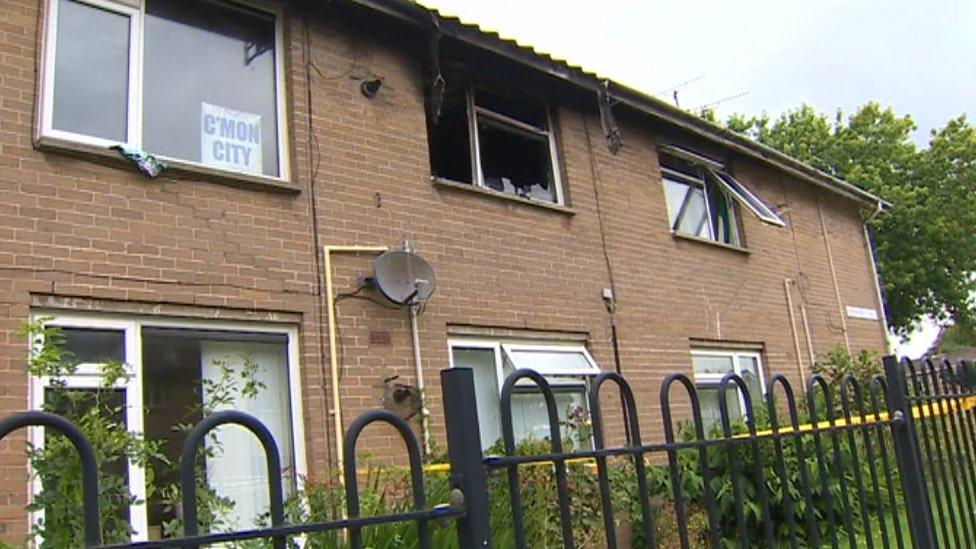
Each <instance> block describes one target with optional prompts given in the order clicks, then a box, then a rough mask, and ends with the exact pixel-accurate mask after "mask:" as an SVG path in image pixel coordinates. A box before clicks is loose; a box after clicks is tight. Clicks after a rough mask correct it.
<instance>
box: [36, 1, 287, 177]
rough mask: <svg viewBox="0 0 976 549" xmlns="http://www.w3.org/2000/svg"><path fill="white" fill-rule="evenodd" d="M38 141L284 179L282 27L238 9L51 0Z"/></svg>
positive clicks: (234, 4)
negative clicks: (116, 149)
mask: <svg viewBox="0 0 976 549" xmlns="http://www.w3.org/2000/svg"><path fill="white" fill-rule="evenodd" d="M47 14H48V17H49V20H48V33H47V37H46V44H45V47H46V50H45V61H44V87H43V102H42V108H41V117H40V137H41V139H42V140H44V139H49V140H52V142H62V143H64V144H66V145H69V146H70V145H74V146H78V145H81V146H84V147H87V148H96V149H97V148H108V147H111V146H125V147H126V148H132V149H145V151H146V152H148V153H151V154H153V155H155V156H158V157H160V158H162V159H164V160H166V161H169V162H170V163H173V164H178V163H183V164H194V165H202V166H206V167H208V168H212V169H218V170H226V171H231V172H242V173H247V174H254V175H263V176H268V177H274V178H281V179H285V178H287V173H286V169H285V156H286V155H284V154H283V152H282V151H283V150H284V146H283V139H284V135H285V129H284V116H282V113H283V112H284V111H283V99H284V98H283V97H282V96H281V89H282V81H283V68H282V66H281V65H282V63H281V59H282V52H281V49H282V48H281V47H280V42H281V30H280V27H281V21H280V19H281V18H280V17H279V16H278V15H276V14H275V13H273V12H269V11H266V10H264V9H257V8H254V7H252V5H251V3H250V2H246V1H235V0H141V1H138V0H49V2H48V10H47Z"/></svg>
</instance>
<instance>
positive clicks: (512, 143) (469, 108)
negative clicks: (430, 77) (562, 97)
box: [428, 85, 562, 203]
mask: <svg viewBox="0 0 976 549" xmlns="http://www.w3.org/2000/svg"><path fill="white" fill-rule="evenodd" d="M428 131H429V135H430V160H431V170H432V171H433V175H434V176H435V177H437V178H441V179H446V180H450V181H455V182H462V183H469V184H472V185H475V186H478V187H483V188H486V189H491V190H494V191H498V192H502V193H508V194H514V195H516V196H520V197H523V198H528V199H532V200H540V201H544V202H552V203H561V202H562V191H561V189H560V187H559V171H558V167H557V166H558V165H557V161H556V148H555V140H554V139H553V133H552V124H551V121H550V116H549V109H548V108H547V106H546V104H545V103H544V102H542V101H541V100H537V99H534V98H531V97H528V96H526V95H524V94H518V95H516V94H514V93H508V92H504V91H497V90H494V89H486V88H483V87H480V86H453V87H452V86H450V85H449V86H448V87H447V89H446V90H445V92H444V97H443V103H442V105H441V114H440V116H439V117H438V119H437V120H436V121H435V120H430V121H429V123H428Z"/></svg>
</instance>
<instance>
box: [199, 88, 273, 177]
mask: <svg viewBox="0 0 976 549" xmlns="http://www.w3.org/2000/svg"><path fill="white" fill-rule="evenodd" d="M200 161H201V162H203V163H204V164H205V165H207V166H213V167H215V168H224V169H228V170H234V171H239V172H248V173H257V174H260V173H261V171H262V170H261V115H259V114H252V113H248V112H243V111H235V110H234V109H228V108H226V107H220V106H217V105H211V104H209V103H200Z"/></svg>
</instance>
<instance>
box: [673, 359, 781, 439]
mask: <svg viewBox="0 0 976 549" xmlns="http://www.w3.org/2000/svg"><path fill="white" fill-rule="evenodd" d="M691 362H692V364H693V365H694V368H695V386H696V388H697V389H698V399H699V401H700V403H701V411H702V420H703V421H704V424H705V427H706V428H708V427H711V426H721V425H722V420H721V415H720V409H719V398H720V396H719V384H720V383H721V381H722V377H723V376H725V374H727V373H729V372H735V373H736V374H738V375H739V376H740V377H741V378H742V379H743V381H745V382H746V386H747V387H748V388H749V396H750V400H751V401H752V405H753V407H756V406H762V405H763V404H762V403H763V400H762V398H763V395H765V394H766V385H765V382H764V381H763V369H762V359H761V357H760V353H759V352H758V351H748V350H729V349H694V350H692V352H691ZM724 398H725V399H726V403H727V404H728V410H729V418H730V419H731V420H732V421H736V420H740V419H743V417H744V414H743V411H744V410H745V399H744V398H743V396H742V395H741V394H740V393H739V391H737V390H736V388H735V386H730V388H729V389H728V390H727V391H726V394H725V397H724Z"/></svg>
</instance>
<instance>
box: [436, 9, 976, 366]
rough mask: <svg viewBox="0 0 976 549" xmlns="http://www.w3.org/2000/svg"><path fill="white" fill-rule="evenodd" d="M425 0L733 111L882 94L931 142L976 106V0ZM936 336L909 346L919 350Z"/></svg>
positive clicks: (687, 101)
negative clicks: (940, 130) (949, 122)
mask: <svg viewBox="0 0 976 549" xmlns="http://www.w3.org/2000/svg"><path fill="white" fill-rule="evenodd" d="M421 3H423V4H425V5H427V6H430V7H434V8H437V9H439V10H440V11H441V12H443V13H444V14H445V15H455V16H458V17H460V18H461V19H462V20H463V21H465V22H467V23H477V24H479V25H481V26H482V28H484V29H487V30H493V31H497V32H498V33H500V34H501V35H502V36H503V37H506V38H514V39H516V40H518V41H519V43H521V44H523V45H531V46H534V47H535V48H536V49H538V50H540V51H544V52H546V53H549V54H551V55H553V56H555V57H558V58H562V59H566V60H568V61H569V62H571V63H573V64H577V65H581V66H582V67H583V68H584V69H586V70H589V71H593V72H596V73H597V74H599V75H600V76H604V77H608V78H611V79H613V80H616V81H618V82H620V83H622V84H626V85H629V86H631V87H634V88H637V89H639V90H641V91H644V92H647V93H651V94H657V93H660V92H663V93H661V97H662V98H664V99H668V100H671V99H672V94H671V89H672V88H674V87H676V86H679V85H681V84H683V83H685V82H689V81H691V82H689V83H688V84H687V85H685V86H684V87H681V88H680V89H679V90H678V99H679V102H680V105H681V106H682V107H684V108H698V107H701V106H703V105H708V104H715V103H716V102H718V103H717V104H715V105H714V107H715V109H716V110H717V111H718V114H719V117H720V118H723V119H724V118H725V117H726V116H727V115H728V114H731V113H733V112H740V113H743V114H747V115H753V114H759V113H762V112H763V111H766V112H767V113H769V114H770V115H771V116H775V115H778V114H779V113H781V112H783V111H784V110H787V109H790V108H793V107H796V106H798V105H800V104H801V103H804V102H806V103H810V104H811V105H813V106H814V107H815V108H816V109H817V110H820V111H822V112H827V113H831V114H832V113H833V112H835V111H836V109H838V108H841V109H843V110H844V111H845V112H847V113H849V112H851V111H852V110H854V109H855V108H857V107H858V106H859V105H862V104H864V103H865V102H867V101H870V100H875V101H878V102H880V103H881V104H882V105H886V106H891V107H893V108H894V109H895V111H896V112H898V113H899V114H911V115H912V117H913V118H914V119H915V122H916V124H917V125H918V126H919V130H918V131H917V132H916V134H915V136H914V138H915V141H916V143H918V144H920V145H924V144H925V143H927V137H928V133H929V130H931V129H932V128H936V127H941V126H943V125H944V124H945V122H946V121H947V120H948V119H950V118H953V117H955V116H958V115H960V114H964V113H965V114H968V115H969V116H970V117H973V116H974V115H976V0H929V1H918V0H915V1H908V0H885V1H882V0H869V1H854V0H818V1H815V2H811V1H806V2H800V1H789V0H739V1H724V2H722V1H711V2H701V1H692V0H684V1H681V0H672V1H670V2H660V1H656V0H655V1H650V0H644V1H638V0H603V1H602V2H594V1H592V0H490V1H486V0H422V2H421ZM740 94H744V95H741V96H739V95H740ZM735 96H739V97H735ZM728 98H732V99H728ZM723 100H724V101H723ZM933 335H934V330H933V329H931V328H930V329H928V330H927V331H926V332H925V333H924V334H923V335H922V336H921V337H919V338H916V341H915V343H914V344H913V345H908V346H903V347H901V348H900V349H899V351H901V352H904V353H907V354H909V355H916V354H918V353H920V352H922V351H924V350H925V349H926V348H927V346H928V344H929V342H930V341H931V339H932V337H933Z"/></svg>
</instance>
